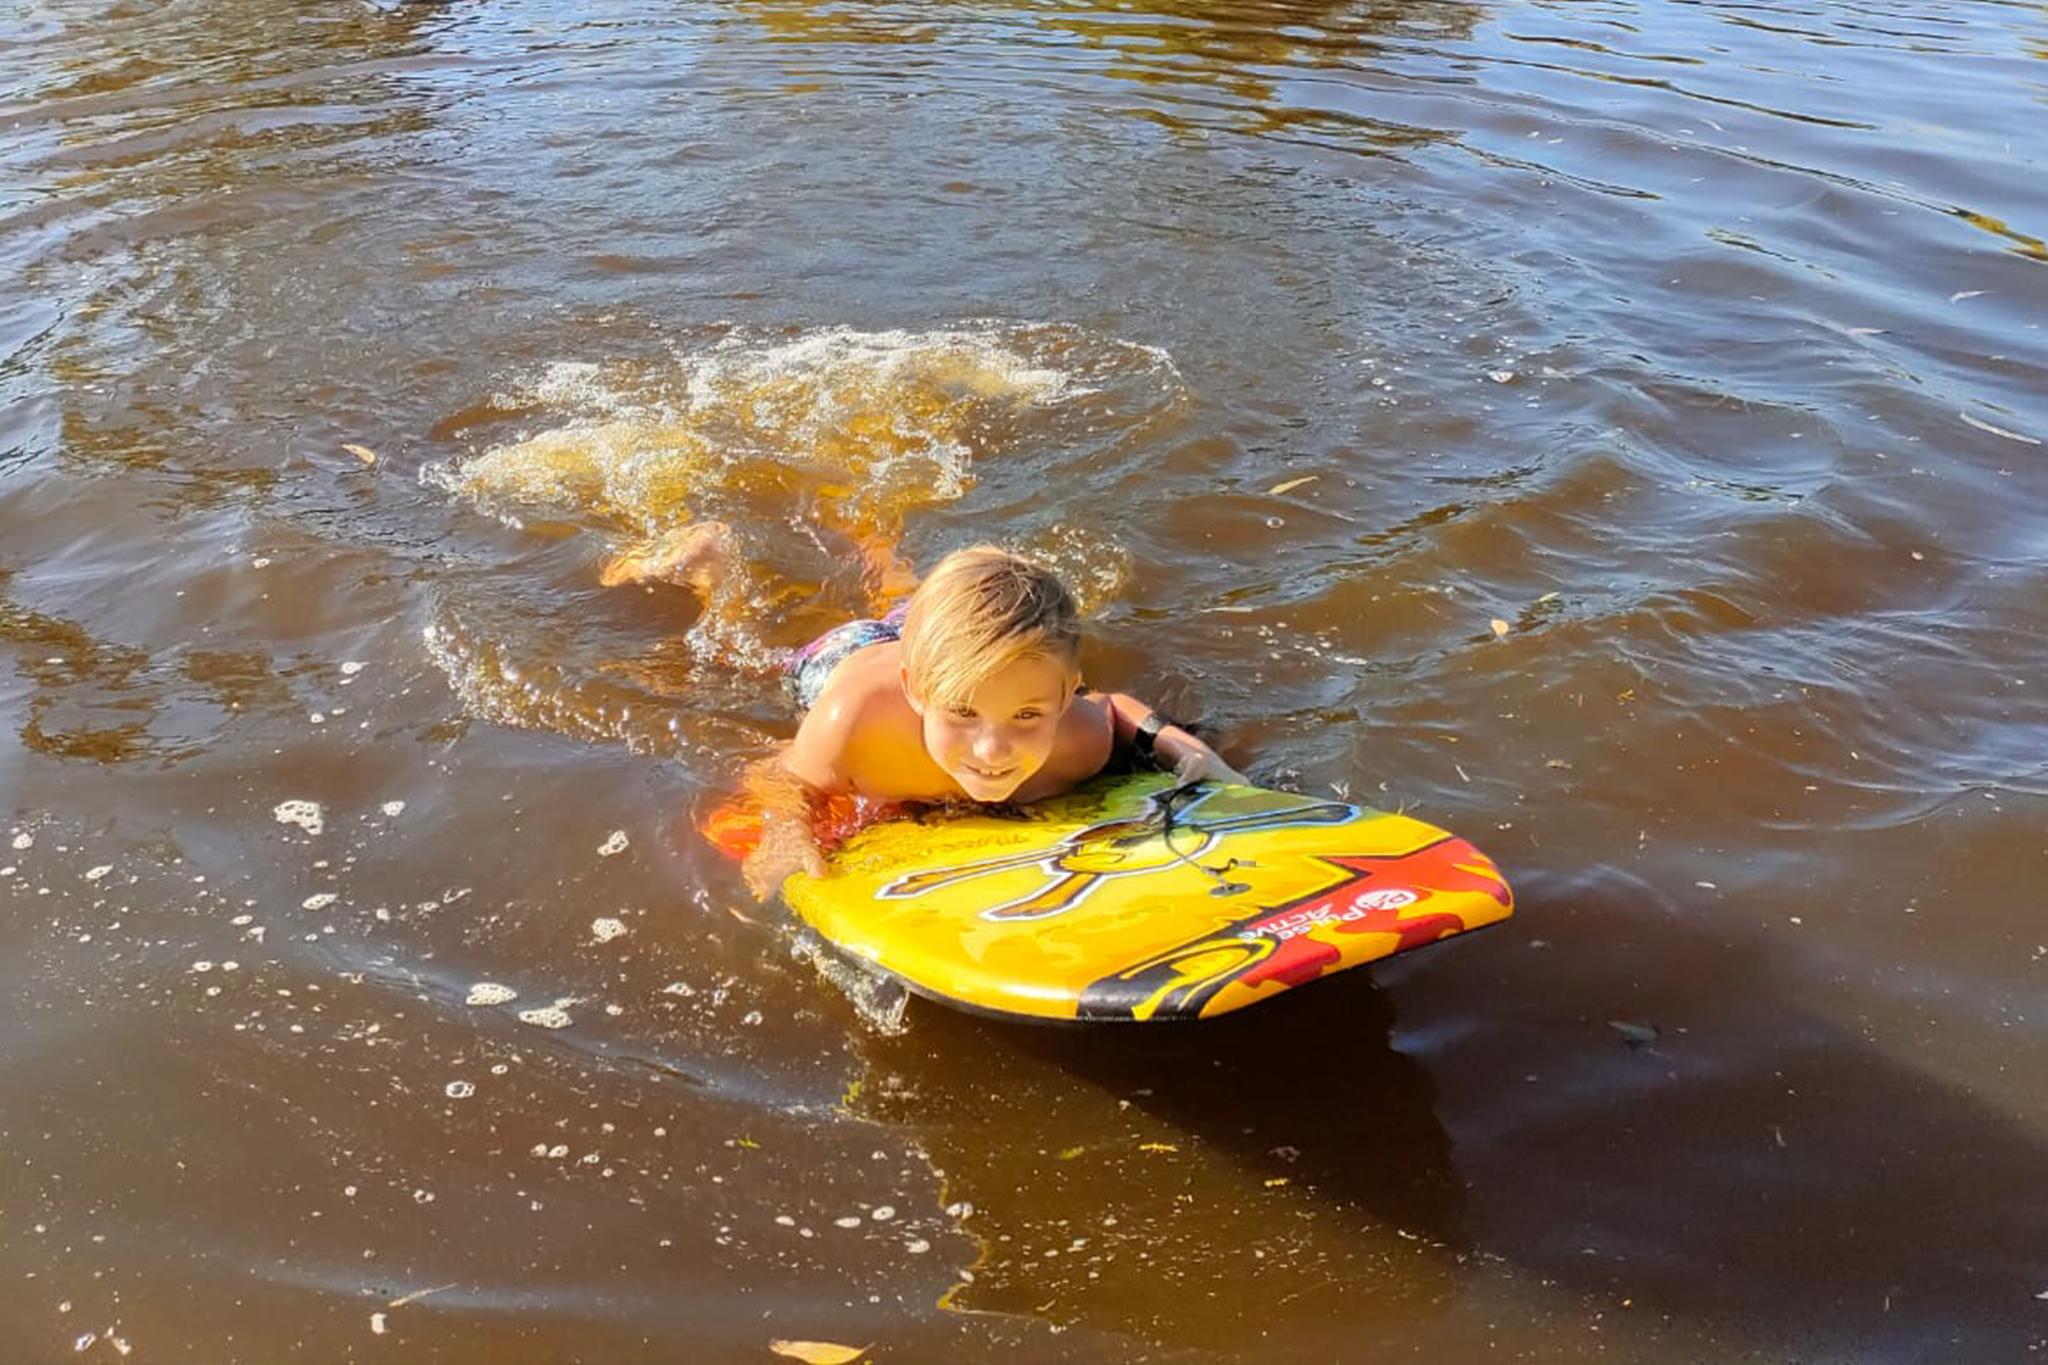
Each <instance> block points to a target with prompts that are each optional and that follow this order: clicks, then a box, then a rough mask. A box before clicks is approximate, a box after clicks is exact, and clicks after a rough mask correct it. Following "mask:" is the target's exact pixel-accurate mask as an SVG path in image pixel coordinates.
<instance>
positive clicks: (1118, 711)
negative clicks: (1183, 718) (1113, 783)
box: [1102, 692, 1248, 783]
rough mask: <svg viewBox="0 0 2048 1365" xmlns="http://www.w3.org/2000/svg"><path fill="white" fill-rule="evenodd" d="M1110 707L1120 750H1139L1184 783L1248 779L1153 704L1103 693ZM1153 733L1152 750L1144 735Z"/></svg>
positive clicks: (1110, 717)
mask: <svg viewBox="0 0 2048 1365" xmlns="http://www.w3.org/2000/svg"><path fill="white" fill-rule="evenodd" d="M1102 699H1103V701H1104V702H1105V703H1107V705H1108V706H1109V723H1110V735H1111V737H1112V739H1113V740H1114V741H1115V744H1116V748H1117V750H1118V752H1120V753H1136V754H1137V755H1138V756H1139V757H1140V758H1149V760H1150V761H1151V762H1153V763H1155V764H1157V765H1158V766H1159V767H1161V768H1164V769H1166V770H1168V771H1169V772H1171V773H1172V774H1173V775H1174V776H1175V777H1177V778H1179V779H1180V780H1181V781H1183V782H1194V781H1196V780H1198V779H1202V780H1207V781H1210V782H1237V783H1245V782H1247V781H1248V779H1247V778H1246V777H1245V775H1244V774H1243V773H1241V772H1239V771H1238V770H1237V769H1235V768H1233V767H1231V766H1230V765H1229V764H1228V763H1225V762H1224V761H1223V758H1222V756H1221V755H1220V754H1218V753H1217V752H1216V751H1215V750H1214V749H1212V748H1210V747H1209V746H1208V745H1206V744H1204V743H1202V741H1201V740H1199V739H1196V738H1195V737H1194V736H1193V735H1192V734H1189V733H1188V732H1187V731H1186V730H1184V729H1182V728H1181V727H1180V726H1178V725H1175V724H1173V723H1172V722H1170V721H1167V720H1166V718H1165V717H1164V716H1160V715H1159V714H1158V713H1157V712H1156V711H1154V710H1153V709H1152V708H1151V707H1150V706H1148V705H1146V704H1145V703H1144V702H1142V701H1139V700H1138V699H1137V698H1136V697H1132V696H1128V695H1126V694H1124V693H1122V692H1109V693H1105V694H1103V698H1102ZM1148 731H1149V732H1150V736H1151V744H1150V753H1149V754H1148V753H1147V752H1146V750H1147V746H1146V744H1145V739H1144V736H1145V734H1146V732H1148Z"/></svg>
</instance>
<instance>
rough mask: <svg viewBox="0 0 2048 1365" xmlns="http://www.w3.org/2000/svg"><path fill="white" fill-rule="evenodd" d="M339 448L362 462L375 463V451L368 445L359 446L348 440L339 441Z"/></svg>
mask: <svg viewBox="0 0 2048 1365" xmlns="http://www.w3.org/2000/svg"><path fill="white" fill-rule="evenodd" d="M341 448H342V449H343V450H346V451H347V452H348V453H349V454H351V455H353V456H355V457H356V458H357V459H358V460H361V461H362V462H363V463H364V464H375V463H377V452H376V451H374V450H372V449H370V448H369V447H368V446H359V445H355V444H353V443H351V442H348V441H343V442H342V443H341Z"/></svg>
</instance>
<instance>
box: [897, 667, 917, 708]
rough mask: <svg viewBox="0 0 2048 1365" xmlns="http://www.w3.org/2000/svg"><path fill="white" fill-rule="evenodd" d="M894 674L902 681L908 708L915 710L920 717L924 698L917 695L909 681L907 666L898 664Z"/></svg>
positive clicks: (915, 689) (913, 685)
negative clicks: (908, 704)
mask: <svg viewBox="0 0 2048 1365" xmlns="http://www.w3.org/2000/svg"><path fill="white" fill-rule="evenodd" d="M896 676H897V677H898V678H900V679H901V680H902V682H903V696H904V698H905V699H906V700H907V701H909V703H910V709H911V710H913V711H915V712H917V714H918V716H919V717H920V718H922V717H923V715H924V698H923V697H920V696H919V695H917V687H916V685H915V684H914V683H912V682H911V681H910V668H909V666H908V665H901V666H899V667H898V668H897V669H896Z"/></svg>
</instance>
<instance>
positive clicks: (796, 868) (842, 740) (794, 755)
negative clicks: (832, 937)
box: [740, 697, 854, 901]
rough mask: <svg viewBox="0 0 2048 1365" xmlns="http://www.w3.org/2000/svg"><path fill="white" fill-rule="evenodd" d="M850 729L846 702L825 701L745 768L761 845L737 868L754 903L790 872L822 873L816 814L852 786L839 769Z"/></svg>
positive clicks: (823, 870) (821, 855)
mask: <svg viewBox="0 0 2048 1365" xmlns="http://www.w3.org/2000/svg"><path fill="white" fill-rule="evenodd" d="M853 728H854V727H853V717H852V713H851V710H850V708H849V706H848V703H847V702H846V699H845V698H843V697H829V698H827V699H825V700H824V701H822V702H820V703H819V704H818V705H817V706H815V707H813V708H812V709H811V710H810V711H809V712H808V713H806V714H805V716H804V718H803V723H802V724H800V725H799V726H797V731H796V738H795V739H793V740H791V741H790V742H789V743H788V744H787V745H785V746H784V747H783V748H782V749H781V750H780V751H779V752H777V753H774V754H771V755H769V756H768V757H767V758H764V759H762V760H760V761H759V762H757V763H755V764H753V765H751V766H750V767H749V768H748V769H747V776H746V785H747V790H748V792H749V793H750V794H751V795H752V796H753V798H754V799H755V801H757V802H759V803H760V807H761V842H760V843H759V844H758V845H757V846H756V847H755V849H754V851H753V852H752V853H751V854H749V855H748V856H747V860H746V861H745V862H744V863H742V864H741V866H740V870H741V872H742V873H743V874H744V875H745V876H746V879H747V888H748V889H749V890H751V891H752V892H753V893H754V896H755V898H756V899H759V900H764V901H765V900H767V899H768V898H769V897H770V896H772V895H774V894H775V891H776V889H777V888H778V887H780V886H781V885H782V883H783V881H784V880H785V879H787V878H788V877H789V876H790V874H791V873H794V872H808V873H809V874H810V875H812V876H813V877H818V876H823V875H824V872H825V855H824V853H823V852H822V851H821V850H820V849H819V847H818V812H819V809H820V807H821V806H822V805H823V804H824V801H825V799H826V798H827V797H828V796H830V795H831V794H832V793H834V792H843V791H846V790H848V789H849V788H850V787H851V786H852V783H850V782H849V781H848V780H847V776H846V773H845V771H844V766H845V760H846V747H847V745H846V742H847V737H848V736H849V735H850V734H851V733H852V731H853Z"/></svg>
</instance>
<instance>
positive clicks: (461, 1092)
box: [441, 1081, 476, 1100]
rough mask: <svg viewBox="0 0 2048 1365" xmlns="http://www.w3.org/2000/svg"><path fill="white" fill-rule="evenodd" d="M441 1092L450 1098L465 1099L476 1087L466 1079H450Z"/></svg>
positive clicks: (472, 1093)
mask: <svg viewBox="0 0 2048 1365" xmlns="http://www.w3.org/2000/svg"><path fill="white" fill-rule="evenodd" d="M441 1093H442V1094H444V1095H446V1096H447V1097H448V1098H449V1099H451V1100H466V1099H468V1098H469V1097H470V1096H471V1095H474V1094H475V1093H476V1087H475V1086H473V1085H471V1084H470V1083H469V1082H468V1081H450V1082H448V1084H447V1085H446V1086H445V1087H443V1089H442V1092H441Z"/></svg>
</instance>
